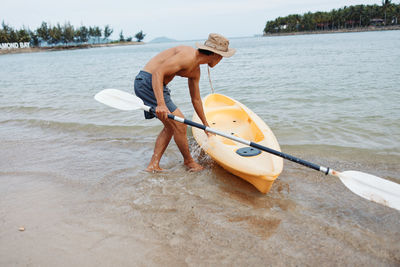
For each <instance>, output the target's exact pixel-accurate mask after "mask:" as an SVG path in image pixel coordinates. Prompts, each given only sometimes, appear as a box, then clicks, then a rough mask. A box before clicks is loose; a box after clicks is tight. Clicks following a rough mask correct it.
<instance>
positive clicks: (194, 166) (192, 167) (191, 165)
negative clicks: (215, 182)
mask: <svg viewBox="0 0 400 267" xmlns="http://www.w3.org/2000/svg"><path fill="white" fill-rule="evenodd" d="M184 164H185V166H186V168H187V169H188V171H190V172H198V171H202V170H203V169H204V167H203V166H201V165H200V164H198V163H197V162H195V161H194V160H192V161H189V162H185V163H184Z"/></svg>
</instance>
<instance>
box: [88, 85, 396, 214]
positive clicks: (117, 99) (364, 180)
mask: <svg viewBox="0 0 400 267" xmlns="http://www.w3.org/2000/svg"><path fill="white" fill-rule="evenodd" d="M94 98H95V99H96V100H97V101H99V102H101V103H103V104H105V105H108V106H110V107H113V108H116V109H120V110H139V109H141V110H145V111H148V112H151V113H155V110H154V108H151V107H148V106H146V105H144V104H143V101H142V100H141V99H140V98H138V97H137V96H135V95H132V94H130V93H127V92H124V91H120V90H117V89H105V90H102V91H101V92H99V93H97V94H96V95H95V97H94ZM168 118H169V119H172V120H175V121H178V122H181V123H185V124H187V125H190V126H193V127H196V128H199V129H202V130H205V131H208V132H211V133H214V134H217V135H220V136H223V137H226V138H228V139H231V140H233V141H236V142H239V143H242V144H245V145H248V146H251V147H254V148H257V149H260V150H262V151H265V152H268V153H271V154H274V155H276V156H278V157H281V158H284V159H287V160H290V161H293V162H295V163H298V164H301V165H304V166H306V167H309V168H311V169H314V170H317V171H320V172H323V173H325V174H326V175H328V174H329V175H332V176H336V177H338V178H339V179H340V180H341V181H342V183H343V184H344V185H345V186H346V187H347V188H348V189H350V190H351V191H352V192H353V193H355V194H357V195H359V196H361V197H363V198H365V199H368V200H370V201H374V202H376V203H379V204H382V205H385V206H388V207H391V208H394V209H397V210H399V211H400V184H398V183H394V182H391V181H389V180H385V179H382V178H380V177H377V176H374V175H371V174H368V173H363V172H359V171H344V172H338V171H335V170H333V169H331V168H328V167H324V166H319V165H317V164H315V163H311V162H308V161H305V160H302V159H300V158H297V157H294V156H291V155H289V154H286V153H283V152H280V151H276V150H273V149H271V148H268V147H265V146H262V145H260V144H257V143H254V142H251V141H248V140H245V139H242V138H240V137H237V136H234V135H230V134H227V133H224V132H221V131H219V130H216V129H212V128H210V127H206V126H205V125H202V124H199V123H196V122H193V121H190V120H187V119H184V118H180V117H177V116H175V115H173V114H168Z"/></svg>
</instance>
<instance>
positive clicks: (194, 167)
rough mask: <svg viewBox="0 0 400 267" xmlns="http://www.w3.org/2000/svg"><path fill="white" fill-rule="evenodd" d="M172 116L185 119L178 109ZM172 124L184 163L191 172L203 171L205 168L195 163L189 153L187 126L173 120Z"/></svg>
mask: <svg viewBox="0 0 400 267" xmlns="http://www.w3.org/2000/svg"><path fill="white" fill-rule="evenodd" d="M172 114H174V115H175V116H178V117H181V118H183V117H184V116H183V114H182V112H181V111H180V110H179V109H178V108H177V109H176V110H175V111H174V112H172ZM170 123H171V124H172V127H173V135H174V141H175V143H176V145H177V146H178V148H179V151H180V152H181V154H182V156H183V163H184V164H185V166H186V167H187V168H188V169H189V170H190V171H201V170H202V169H203V166H201V165H200V164H198V163H196V162H195V161H194V159H193V158H192V155H191V154H190V151H189V144H188V139H187V126H186V124H183V123H180V122H177V121H173V120H170Z"/></svg>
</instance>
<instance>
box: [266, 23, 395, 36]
mask: <svg viewBox="0 0 400 267" xmlns="http://www.w3.org/2000/svg"><path fill="white" fill-rule="evenodd" d="M398 30H400V25H393V26H380V27H379V26H369V27H357V28H353V29H340V30H318V31H302V32H281V33H264V34H263V35H262V36H263V37H275V36H291V35H308V34H330V33H351V32H371V31H398Z"/></svg>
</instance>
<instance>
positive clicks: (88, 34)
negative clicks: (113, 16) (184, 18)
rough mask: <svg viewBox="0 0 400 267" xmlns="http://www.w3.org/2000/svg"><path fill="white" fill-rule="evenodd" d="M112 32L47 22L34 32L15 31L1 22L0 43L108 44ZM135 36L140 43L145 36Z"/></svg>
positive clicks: (35, 44) (107, 28) (27, 29)
mask: <svg viewBox="0 0 400 267" xmlns="http://www.w3.org/2000/svg"><path fill="white" fill-rule="evenodd" d="M113 31H114V30H113V29H112V28H111V26H110V25H106V26H105V27H104V29H101V28H100V27H98V26H93V27H86V26H80V27H78V28H75V27H74V26H73V25H71V23H69V22H66V23H64V25H60V24H59V23H57V25H51V24H49V23H47V22H42V24H41V25H40V27H38V28H37V29H36V30H34V31H31V30H30V29H29V28H26V27H23V28H22V29H19V30H15V29H13V28H12V27H11V26H9V25H7V24H6V23H5V22H4V21H3V22H2V24H1V28H0V43H14V42H29V43H30V44H31V46H39V44H41V43H42V42H46V43H47V44H48V45H59V44H62V45H66V44H71V43H72V44H74V45H79V44H85V43H87V42H89V41H91V42H92V43H100V42H102V43H110V42H111V41H110V40H109V37H110V36H111V34H112V33H113ZM121 36H122V38H120V41H132V37H129V38H127V39H126V40H125V38H124V37H123V35H122V31H121ZM121 36H120V37H121ZM136 36H137V37H136V38H137V40H138V42H140V41H142V40H143V38H144V36H145V34H143V31H140V32H138V33H137V34H136ZM138 37H140V38H138Z"/></svg>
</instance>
